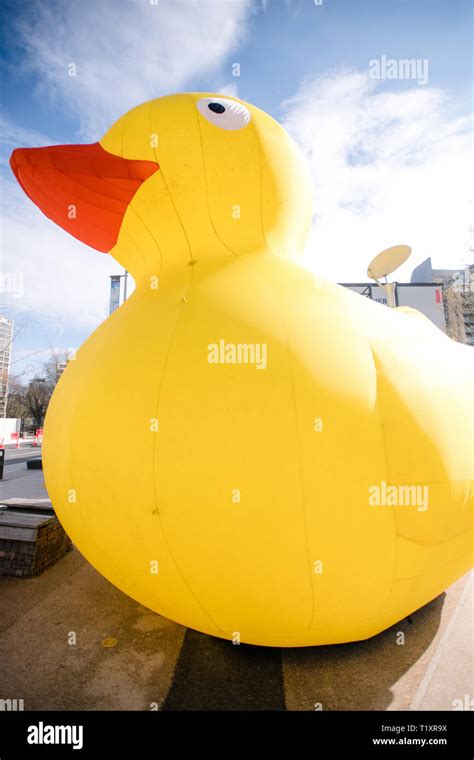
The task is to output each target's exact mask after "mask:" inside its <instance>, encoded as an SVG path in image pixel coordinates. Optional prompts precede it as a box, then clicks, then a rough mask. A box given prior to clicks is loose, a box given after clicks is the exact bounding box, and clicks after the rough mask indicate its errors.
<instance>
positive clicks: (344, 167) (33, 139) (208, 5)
mask: <svg viewBox="0 0 474 760" xmlns="http://www.w3.org/2000/svg"><path fill="white" fill-rule="evenodd" d="M0 7H1V15H2V25H1V26H2V33H1V34H2V45H1V48H2V51H3V53H2V57H1V60H0V63H1V67H2V79H3V80H4V82H5V84H4V87H3V91H2V100H3V117H2V121H1V127H2V129H1V132H2V139H1V144H0V148H1V154H0V156H1V159H2V164H1V180H2V186H3V187H2V191H3V192H2V197H3V209H2V217H3V242H2V249H1V256H2V262H1V269H2V271H4V272H10V273H11V272H17V273H18V272H19V273H21V274H22V276H23V280H22V282H23V285H22V290H23V292H22V293H21V295H20V294H19V293H10V294H8V293H7V294H2V298H3V299H4V306H3V308H2V313H4V314H6V315H7V316H13V317H14V318H15V320H16V323H17V326H18V327H21V326H22V330H21V332H20V334H19V335H18V337H17V339H16V341H15V346H14V354H13V361H14V362H15V364H14V365H13V367H12V370H14V371H17V372H20V373H24V377H28V376H31V374H32V373H34V372H35V371H36V370H37V369H38V364H37V362H41V361H42V360H44V359H47V358H48V357H49V355H50V347H53V348H60V347H74V346H78V345H80V344H81V342H82V341H83V340H84V339H85V338H86V337H87V335H88V334H90V332H91V331H92V330H93V329H94V327H95V326H96V325H97V324H98V323H99V322H100V321H101V320H102V319H104V318H105V316H106V311H107V300H108V275H109V274H111V273H113V272H116V271H117V267H116V266H115V265H114V263H113V262H111V261H110V260H107V257H106V256H105V257H104V256H103V255H101V254H98V253H94V252H92V251H90V250H88V249H87V248H86V247H84V246H82V245H81V244H80V243H78V242H77V241H74V240H73V239H70V238H68V237H67V236H66V234H65V233H64V232H62V231H61V230H57V229H56V228H55V227H54V225H53V224H52V223H50V222H49V221H48V220H46V219H44V217H42V216H41V214H40V212H39V211H37V210H36V209H35V208H34V207H33V206H32V204H31V203H30V202H29V201H28V199H27V198H26V196H24V195H23V194H22V192H21V191H20V190H19V188H18V187H17V186H16V185H15V183H14V180H13V178H12V175H11V173H10V170H9V168H8V164H7V162H8V157H9V154H10V152H11V150H12V149H13V147H18V146H26V145H42V144H50V143H62V142H81V141H83V142H87V141H94V140H97V139H99V138H100V137H101V136H102V134H103V132H104V131H105V130H106V129H107V127H108V126H110V124H111V123H112V122H113V121H114V120H115V118H118V117H119V116H120V115H121V114H122V113H123V112H124V111H125V110H127V109H128V108H130V107H132V106H133V105H136V104H138V103H139V102H141V101H143V100H146V99H149V98H152V97H159V96H160V95H163V94H167V93H168V92H176V91H180V90H197V91H199V90H208V91H209V90H210V91H218V92H223V93H225V92H227V93H230V94H233V95H236V96H237V97H240V98H242V99H244V100H248V101H250V102H252V103H254V104H255V105H258V106H259V107H260V108H263V109H264V110H267V111H268V112H270V113H271V114H272V115H273V116H275V117H276V118H277V119H278V120H279V121H282V122H283V123H284V125H285V126H286V127H287V128H288V129H289V131H290V132H291V134H292V135H293V136H294V138H295V139H296V140H297V141H298V142H299V144H300V145H301V147H302V149H303V151H304V152H305V153H306V155H307V157H308V160H309V163H310V168H311V171H312V173H313V178H314V183H315V222H314V226H313V231H312V235H311V238H310V242H309V246H308V252H307V255H306V256H305V264H306V265H308V266H310V267H311V268H313V269H314V270H315V271H317V272H319V273H320V274H322V275H323V276H326V277H329V278H331V279H335V280H339V281H350V280H352V281H354V280H365V279H366V277H365V269H366V266H367V262H368V260H369V259H370V258H371V256H372V255H373V254H374V253H376V252H377V251H378V250H380V249H381V248H383V247H386V246H388V245H391V244H393V243H396V242H408V243H409V244H411V245H413V249H414V253H413V257H412V261H411V264H410V265H406V269H404V270H403V272H402V274H404V275H405V278H408V277H409V274H410V271H411V268H412V267H413V266H415V265H416V264H417V263H419V262H420V261H421V260H423V258H425V257H426V256H427V255H431V256H432V258H433V262H434V264H435V266H440V267H441V266H444V267H451V266H453V267H454V266H460V265H462V264H463V263H467V258H469V256H471V259H472V253H471V254H470V252H469V245H470V243H469V240H470V238H469V235H470V233H469V225H470V218H469V211H470V209H471V208H472V206H471V207H470V206H469V204H468V198H467V189H468V185H469V181H468V175H467V171H466V162H467V161H468V160H469V154H468V151H469V138H468V132H469V126H470V122H469V111H470V102H471V86H472V68H471V63H470V48H471V45H472V41H471V23H472V22H471V3H470V2H467V1H466V2H464V0H455V1H454V2H446V1H441V0H360V1H359V2H354V0H323V2H322V5H318V4H315V3H314V2H313V0H267V2H261V1H255V2H249V1H248V0H218V2H212V1H211V0H209V2H206V0H201V2H198V3H196V2H193V1H192V0H184V2H176V0H173V1H171V0H168V1H167V0H159V2H158V4H157V5H152V4H151V3H150V1H149V0H121V2H113V1H112V0H82V2H80V3H74V2H67V1H66V0H62V1H61V2H59V1H58V2H53V1H52V0H42V2H36V0H28V2H26V0H20V2H14V1H11V2H10V1H9V0H8V1H7V2H1V3H0ZM380 56H386V57H387V58H393V59H396V60H398V59H403V58H410V59H411V58H414V59H421V60H425V59H426V60H427V61H428V66H429V68H428V72H429V77H428V82H427V84H426V85H420V84H418V83H417V81H413V80H406V79H399V80H393V79H392V80H385V81H371V80H369V77H368V64H369V61H370V60H371V59H374V58H380ZM71 61H73V62H75V63H76V64H77V70H78V75H77V77H76V78H75V79H72V78H71V77H67V75H66V69H67V64H68V63H69V62H71ZM235 62H237V63H239V64H240V77H233V76H232V64H233V63H235ZM466 257H467V258H466ZM401 279H403V277H401ZM42 349H44V351H43V352H42V353H38V354H36V355H34V356H31V354H33V353H34V352H36V351H38V352H39V351H41V350H42Z"/></svg>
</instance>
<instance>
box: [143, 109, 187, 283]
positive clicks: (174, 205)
mask: <svg viewBox="0 0 474 760" xmlns="http://www.w3.org/2000/svg"><path fill="white" fill-rule="evenodd" d="M152 106H153V100H150V107H149V109H148V117H149V120H150V128H151V132H152V133H153V120H152V114H151V111H152ZM153 155H154V156H155V159H156V162H157V163H159V161H158V156H157V155H156V148H153ZM160 172H161V176H162V177H163V182H164V185H165V188H166V192H167V193H168V197H169V199H170V201H171V205H172V206H173V209H174V213H175V214H176V218H177V219H178V222H179V224H180V226H181V229H182V231H183V234H184V237H185V239H186V243H187V244H188V250H189V261H188V263H190V262H192V261H193V252H192V248H191V243H190V242H189V238H188V235H187V232H186V228H185V226H184V224H183V222H182V219H181V217H180V215H179V213H178V209H177V207H176V204H175V202H174V199H173V196H172V195H171V192H170V189H169V187H168V183H167V181H166V176H165V174H164V172H163V167H162V166H161V164H160ZM160 271H161V269H160Z"/></svg>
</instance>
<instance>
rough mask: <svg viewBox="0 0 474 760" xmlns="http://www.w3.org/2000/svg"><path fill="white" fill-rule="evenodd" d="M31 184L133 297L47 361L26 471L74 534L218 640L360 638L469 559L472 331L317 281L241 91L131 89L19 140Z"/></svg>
mask: <svg viewBox="0 0 474 760" xmlns="http://www.w3.org/2000/svg"><path fill="white" fill-rule="evenodd" d="M11 165H12V168H13V171H14V173H15V175H16V177H17V178H18V180H19V182H20V184H21V185H22V187H23V189H24V190H25V192H26V193H27V194H28V195H29V196H30V198H31V199H32V200H33V201H34V202H35V203H36V204H37V205H38V206H39V207H40V209H41V210H42V211H43V212H44V213H45V214H46V215H47V216H48V217H50V218H51V219H52V220H53V221H55V222H56V223H58V224H59V225H61V226H62V227H63V228H64V229H65V230H67V231H68V232H69V233H71V234H72V235H74V236H75V237H77V238H79V240H81V241H83V242H84V243H86V244H88V245H89V246H91V247H93V248H96V249H98V250H99V251H105V252H109V253H110V254H111V255H112V256H113V257H114V259H116V260H117V261H118V262H119V263H120V264H121V265H123V266H124V267H126V268H127V269H128V270H129V271H130V272H131V273H132V274H133V277H134V279H135V283H136V289H135V291H134V293H133V295H132V296H131V297H130V298H129V299H128V300H127V301H126V302H125V303H124V304H123V306H122V307H121V308H119V309H118V310H117V311H115V312H114V313H113V314H112V315H111V316H110V317H109V318H108V319H107V320H106V321H105V322H104V323H103V324H101V325H100V327H99V328H98V329H97V330H96V331H95V332H94V333H93V334H92V335H91V336H90V337H89V338H88V340H87V341H86V342H85V343H84V345H83V346H82V347H81V348H80V350H79V351H78V353H77V358H76V359H75V360H74V361H71V362H70V363H69V365H68V367H67V369H66V371H65V372H64V374H63V376H62V377H61V379H60V381H59V383H58V386H57V388H56V390H55V392H54V394H53V397H52V400H51V403H50V406H49V410H48V414H47V419H46V423H45V431H44V451H43V459H44V471H45V478H46V485H47V488H48V491H49V494H50V496H51V499H52V502H53V505H54V507H55V510H56V512H57V514H58V516H59V518H60V520H61V522H62V524H63V526H64V528H65V530H66V531H67V532H68V534H69V535H70V537H71V538H72V540H73V542H74V543H75V544H76V545H77V547H78V549H79V550H80V551H81V552H82V553H83V554H84V556H85V557H86V558H87V559H88V560H89V561H90V562H91V563H92V565H93V566H94V567H95V568H97V570H99V571H100V572H101V573H102V574H103V575H104V576H105V577H106V578H108V579H109V580H110V581H111V582H112V583H114V584H115V585H116V586H118V588H120V589H122V590H123V591H124V592H125V593H127V594H129V595H130V596H131V597H133V598H134V599H136V600H137V601H139V602H141V603H142V604H144V605H146V606H147V607H149V608H151V609H152V610H155V611H156V612H158V613H160V614H161V615H164V616H166V617H168V618H171V619H172V620H175V621H177V622H179V623H182V624H183V625H185V626H190V627H191V628H194V629H197V630H199V631H203V632H206V633H208V634H212V635H214V636H220V637H222V638H226V639H229V640H232V641H234V642H238V641H241V642H247V643H251V644H260V645H270V646H306V645H315V644H329V643H338V642H347V641H354V640H359V639H365V638H367V637H370V636H372V635H374V634H376V633H378V632H379V631H382V630H383V629H385V628H387V627H389V626H391V625H392V624H394V623H396V622H397V621H399V620H400V619H401V618H403V617H405V616H407V615H408V614H409V613H411V612H413V611H414V610H416V609H417V608H419V607H420V606H422V605H424V604H425V603H427V602H429V601H430V600H431V599H433V598H434V597H436V596H437V595H439V594H440V593H441V592H442V591H443V590H444V589H445V588H446V587H447V586H449V585H450V584H451V583H453V581H455V580H456V579H457V578H458V577H460V576H461V575H462V574H463V573H465V572H466V571H467V570H468V569H469V568H470V567H471V564H472V478H473V456H472V435H473V424H472V404H471V401H472V399H471V396H470V393H471V391H472V387H471V383H472V367H473V362H472V359H473V354H472V349H470V348H468V347H466V346H462V345H459V344H457V343H454V342H453V341H451V340H450V339H449V338H448V337H446V336H445V335H444V334H443V333H442V332H441V331H439V330H438V329H437V328H436V327H435V326H434V325H432V324H431V322H429V321H428V320H427V319H425V318H424V317H423V316H422V315H420V314H419V313H417V312H411V313H410V312H406V313H405V312H403V311H398V310H391V309H388V308H386V307H385V306H382V305H380V304H377V303H374V302H372V301H370V300H368V299H366V298H362V297H361V296H360V295H358V294H355V293H352V292H350V291H348V290H347V289H345V288H343V287H340V286H337V285H334V284H331V283H329V282H326V281H324V280H322V279H318V278H317V277H315V276H314V275H313V274H311V273H310V272H308V271H306V270H305V269H304V268H302V267H301V266H300V265H299V264H298V262H297V260H296V257H297V255H298V253H299V251H300V250H301V249H302V247H303V245H304V243H305V239H306V235H307V231H308V227H309V224H310V220H311V214H312V194H311V183H310V179H309V176H308V172H307V168H306V165H305V163H304V160H303V158H302V157H301V155H300V153H299V152H298V149H297V148H296V146H295V145H294V143H293V142H292V140H291V139H290V137H289V136H288V134H287V133H286V132H285V130H284V129H283V128H282V127H281V126H280V125H279V124H278V123H277V122H276V121H274V120H273V119H272V118H271V117H270V116H268V115H267V114H266V113H264V112H263V111H261V110H259V109H258V108H255V107H254V106H252V105H249V104H247V103H244V102H242V101H240V100H238V99H236V98H231V97H227V96H225V97H222V96H219V95H215V94H208V93H188V94H180V95H172V96H169V97H163V98H159V99H156V100H152V101H150V102H147V103H144V104H143V105H140V106H138V107H137V108H135V109H133V110H131V111H129V112H128V113H127V114H125V116H123V117H122V118H120V119H119V120H118V121H117V123H116V124H114V126H113V127H112V128H111V129H110V130H109V131H108V132H107V134H106V135H105V137H103V139H102V140H101V141H100V142H99V143H95V144H93V145H80V146H76V145H65V146H58V147H47V148H32V149H18V150H15V151H14V153H13V155H12V159H11Z"/></svg>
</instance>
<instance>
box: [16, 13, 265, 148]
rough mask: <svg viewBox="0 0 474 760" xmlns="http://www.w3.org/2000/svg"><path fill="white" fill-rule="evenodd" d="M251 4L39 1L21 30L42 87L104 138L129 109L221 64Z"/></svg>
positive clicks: (84, 130) (92, 135)
mask: <svg viewBox="0 0 474 760" xmlns="http://www.w3.org/2000/svg"><path fill="white" fill-rule="evenodd" d="M250 10H251V2H250V0H158V2H156V4H154V3H153V4H152V2H150V0H125V2H120V3H117V2H115V1H114V0H100V2H97V0H81V2H63V1H62V0H52V1H51V2H49V3H45V2H40V1H39V0H36V1H35V2H34V3H33V4H32V6H31V7H29V9H28V13H22V15H21V16H20V17H19V19H18V20H17V23H16V29H17V33H18V42H19V43H20V44H21V45H22V46H23V47H24V49H25V54H26V55H25V66H26V68H27V69H29V70H31V71H33V72H35V73H36V74H37V76H38V88H39V91H40V93H41V94H42V95H44V96H47V97H51V98H53V101H54V102H57V103H59V104H60V105H61V106H62V107H64V108H65V109H66V110H68V111H69V112H71V113H72V114H73V115H74V116H76V117H77V118H78V119H79V121H80V124H81V136H82V138H83V139H98V138H100V137H101V136H102V134H103V132H104V131H105V130H106V129H108V128H109V126H110V125H111V124H112V122H113V121H114V120H115V119H117V118H118V117H119V116H121V115H122V113H123V112H124V111H126V110H128V109H129V108H131V107H133V106H135V105H137V104H138V103H141V102H143V101H145V100H148V99H151V98H154V97H159V96H160V95H163V94H167V93H170V92H173V91H176V90H181V89H183V87H184V86H185V85H186V82H187V81H188V79H189V78H190V77H198V76H201V75H204V74H209V72H211V71H212V70H213V69H215V68H216V67H217V66H219V65H220V64H222V62H223V61H224V59H225V57H226V56H227V55H228V54H229V53H230V52H231V51H232V50H233V49H235V48H236V47H237V46H238V44H239V43H240V42H241V40H242V37H243V35H244V34H245V31H246V23H245V22H246V18H247V15H248V13H249V12H250ZM71 63H72V64H75V66H76V68H77V75H76V76H69V74H68V66H69V64H71ZM229 73H230V72H229Z"/></svg>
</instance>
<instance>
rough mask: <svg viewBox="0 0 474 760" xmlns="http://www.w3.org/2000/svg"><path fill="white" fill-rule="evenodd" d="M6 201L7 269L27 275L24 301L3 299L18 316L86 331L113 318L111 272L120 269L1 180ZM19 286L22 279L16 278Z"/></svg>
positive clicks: (4, 259)
mask: <svg viewBox="0 0 474 760" xmlns="http://www.w3.org/2000/svg"><path fill="white" fill-rule="evenodd" d="M0 187H1V193H2V195H3V197H4V198H5V202H6V208H5V210H4V214H3V218H2V227H1V243H0V249H1V252H2V258H1V267H0V269H1V271H2V272H3V273H11V274H15V273H19V274H20V275H21V282H22V286H23V287H22V290H23V293H22V295H21V297H17V295H16V294H14V293H13V294H10V295H8V294H7V295H6V296H3V297H2V301H3V303H4V305H5V306H8V307H9V309H11V310H12V311H13V313H14V314H24V313H29V312H33V313H34V314H35V315H36V316H37V317H39V316H41V317H42V318H46V319H50V320H53V321H57V322H59V323H60V324H61V323H62V324H64V325H69V326H70V327H75V328H79V329H84V330H92V329H94V328H95V327H96V326H97V325H98V324H99V323H100V322H102V320H103V319H105V317H106V314H107V299H108V287H109V279H108V275H109V274H119V273H120V271H121V270H120V266H119V265H118V264H117V263H116V262H115V261H114V260H113V259H112V258H111V256H109V255H108V254H102V253H97V252H95V251H93V250H92V249H90V248H88V247H86V246H84V245H83V244H82V243H80V242H79V241H77V240H75V238H72V237H71V236H70V235H67V234H66V233H65V232H64V231H63V230H62V229H60V228H59V227H57V226H56V225H55V224H53V223H52V222H51V221H50V220H49V219H47V218H46V217H45V216H43V214H42V213H41V212H40V211H39V209H38V208H36V206H34V205H33V204H32V203H31V201H28V199H27V198H26V196H25V195H24V193H23V191H22V190H21V188H20V187H19V185H16V183H15V182H13V181H10V180H6V179H3V178H2V179H1V180H0ZM14 281H15V282H17V281H18V279H17V278H16V279H14Z"/></svg>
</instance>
